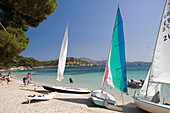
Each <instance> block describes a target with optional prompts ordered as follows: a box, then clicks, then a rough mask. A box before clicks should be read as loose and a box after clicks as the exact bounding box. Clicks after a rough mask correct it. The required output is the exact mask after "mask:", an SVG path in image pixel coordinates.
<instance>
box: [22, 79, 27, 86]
mask: <svg viewBox="0 0 170 113" xmlns="http://www.w3.org/2000/svg"><path fill="white" fill-rule="evenodd" d="M23 83H24V86H27V85H26V78H25V77H24V78H23Z"/></svg>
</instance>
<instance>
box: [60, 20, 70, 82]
mask: <svg viewBox="0 0 170 113" xmlns="http://www.w3.org/2000/svg"><path fill="white" fill-rule="evenodd" d="M67 49H68V23H67V26H66V30H65V34H64V38H63V42H62V46H61V50H60V56H59V62H58V71H57V81H61V80H62V79H64V77H63V73H64V69H65V63H66V57H67Z"/></svg>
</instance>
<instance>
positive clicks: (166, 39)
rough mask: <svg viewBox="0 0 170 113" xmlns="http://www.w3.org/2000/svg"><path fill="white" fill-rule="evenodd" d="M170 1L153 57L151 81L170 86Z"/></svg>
mask: <svg viewBox="0 0 170 113" xmlns="http://www.w3.org/2000/svg"><path fill="white" fill-rule="evenodd" d="M169 58H170V0H167V1H166V4H165V8H164V12H163V15H162V20H161V24H160V28H159V33H158V37H157V42H156V45H155V51H154V55H153V61H152V67H151V75H150V80H151V81H153V82H157V83H164V84H170V66H169V64H170V59H169Z"/></svg>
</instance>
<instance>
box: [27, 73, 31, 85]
mask: <svg viewBox="0 0 170 113" xmlns="http://www.w3.org/2000/svg"><path fill="white" fill-rule="evenodd" d="M26 79H27V85H29V83H30V80H32V79H31V77H30V73H28V74H27V78H26Z"/></svg>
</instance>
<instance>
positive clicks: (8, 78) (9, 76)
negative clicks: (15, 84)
mask: <svg viewBox="0 0 170 113" xmlns="http://www.w3.org/2000/svg"><path fill="white" fill-rule="evenodd" d="M10 78H11V73H9V74H8V75H7V84H9V83H10Z"/></svg>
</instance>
